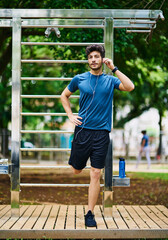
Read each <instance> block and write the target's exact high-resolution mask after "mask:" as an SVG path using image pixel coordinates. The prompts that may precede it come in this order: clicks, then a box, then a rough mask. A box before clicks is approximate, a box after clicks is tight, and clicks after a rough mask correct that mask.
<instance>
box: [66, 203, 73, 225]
mask: <svg viewBox="0 0 168 240" xmlns="http://www.w3.org/2000/svg"><path fill="white" fill-rule="evenodd" d="M66 229H75V206H74V205H71V206H68V212H67V219H66Z"/></svg>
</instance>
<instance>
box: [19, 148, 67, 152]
mask: <svg viewBox="0 0 168 240" xmlns="http://www.w3.org/2000/svg"><path fill="white" fill-rule="evenodd" d="M20 151H22V152H24V151H30V152H69V151H71V148H20Z"/></svg>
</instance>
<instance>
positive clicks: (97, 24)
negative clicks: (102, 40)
mask: <svg viewBox="0 0 168 240" xmlns="http://www.w3.org/2000/svg"><path fill="white" fill-rule="evenodd" d="M22 27H23V28H25V27H26V28H30V27H31V28H32V27H41V28H46V27H49V28H54V27H55V28H104V21H103V20H101V19H24V20H22Z"/></svg>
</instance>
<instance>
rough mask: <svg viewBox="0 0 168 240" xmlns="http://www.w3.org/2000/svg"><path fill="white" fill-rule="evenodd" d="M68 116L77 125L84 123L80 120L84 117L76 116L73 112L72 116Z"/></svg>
mask: <svg viewBox="0 0 168 240" xmlns="http://www.w3.org/2000/svg"><path fill="white" fill-rule="evenodd" d="M68 117H69V120H70V121H71V122H72V123H73V124H75V125H76V126H78V125H81V124H82V122H81V121H80V120H79V119H82V117H80V116H74V115H73V114H72V115H70V116H68Z"/></svg>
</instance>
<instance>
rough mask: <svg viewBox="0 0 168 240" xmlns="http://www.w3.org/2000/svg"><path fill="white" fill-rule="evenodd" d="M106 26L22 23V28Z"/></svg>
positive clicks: (93, 26)
mask: <svg viewBox="0 0 168 240" xmlns="http://www.w3.org/2000/svg"><path fill="white" fill-rule="evenodd" d="M50 27H53V28H104V26H103V25H25V26H23V25H22V28H50Z"/></svg>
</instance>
